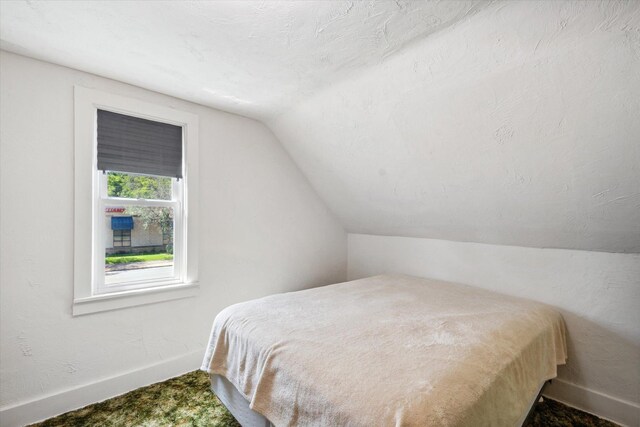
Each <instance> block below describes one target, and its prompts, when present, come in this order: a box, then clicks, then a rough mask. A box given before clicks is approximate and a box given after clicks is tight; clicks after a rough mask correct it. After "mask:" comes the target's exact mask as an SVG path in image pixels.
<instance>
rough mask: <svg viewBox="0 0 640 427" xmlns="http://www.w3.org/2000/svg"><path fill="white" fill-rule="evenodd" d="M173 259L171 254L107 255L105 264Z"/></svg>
mask: <svg viewBox="0 0 640 427" xmlns="http://www.w3.org/2000/svg"><path fill="white" fill-rule="evenodd" d="M172 259H173V255H171V254H164V253H162V254H135V255H107V256H106V257H105V259H104V262H105V264H128V263H131V262H146V261H170V260H172Z"/></svg>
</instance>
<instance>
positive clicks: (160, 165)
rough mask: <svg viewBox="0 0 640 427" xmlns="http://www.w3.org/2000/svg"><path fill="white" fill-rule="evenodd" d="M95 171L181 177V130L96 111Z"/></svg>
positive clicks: (173, 126)
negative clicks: (96, 163) (96, 148)
mask: <svg viewBox="0 0 640 427" xmlns="http://www.w3.org/2000/svg"><path fill="white" fill-rule="evenodd" d="M98 169H99V170H103V171H113V172H129V173H140V174H145V175H160V176H170V177H174V178H182V127H180V126H175V125H170V124H167V123H161V122H154V121H153V120H146V119H140V118H138V117H131V116H127V115H124V114H118V113H112V112H111V111H104V110H98Z"/></svg>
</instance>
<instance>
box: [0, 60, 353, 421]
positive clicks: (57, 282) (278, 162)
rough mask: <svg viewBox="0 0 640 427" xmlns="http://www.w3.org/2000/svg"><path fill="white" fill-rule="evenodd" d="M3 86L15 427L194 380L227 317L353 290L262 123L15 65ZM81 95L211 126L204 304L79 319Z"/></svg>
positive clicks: (203, 146) (0, 374)
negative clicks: (89, 91) (283, 299)
mask: <svg viewBox="0 0 640 427" xmlns="http://www.w3.org/2000/svg"><path fill="white" fill-rule="evenodd" d="M0 76H1V77H0V87H1V98H0V107H1V112H0V121H1V124H2V126H1V134H0V136H1V138H0V140H1V145H0V162H1V163H0V165H1V168H0V179H1V187H0V189H1V196H2V197H1V206H0V219H1V223H0V237H1V239H0V240H1V241H0V252H1V257H0V270H1V271H0V292H1V303H0V304H1V305H0V313H1V314H0V337H1V340H2V345H1V346H0V411H1V412H0V414H1V415H2V425H3V426H4V425H11V424H18V423H26V422H28V421H35V420H36V419H37V418H43V417H47V416H51V415H54V413H55V412H58V413H59V412H62V411H64V410H67V409H71V408H73V407H74V406H78V405H80V404H85V403H89V402H91V401H92V400H95V399H104V398H106V397H108V396H109V394H114V393H121V392H123V391H126V389H127V388H129V389H130V388H135V387H138V386H140V385H142V384H143V383H145V382H149V381H157V380H161V379H163V377H168V376H172V375H176V374H178V373H181V372H184V371H185V370H189V369H196V368H197V367H198V366H199V364H200V361H201V360H200V358H201V357H202V355H203V352H204V347H205V345H206V342H207V338H208V334H209V330H210V327H211V323H212V321H213V318H214V316H215V315H216V314H217V313H218V311H220V310H221V309H222V308H223V307H225V306H227V305H229V304H232V303H235V302H238V301H242V300H246V299H250V298H255V297H259V296H263V295H267V294H271V293H275V292H282V291H288V290H295V289H300V288H304V287H310V286H315V285H322V284H327V283H332V282H337V281H342V280H344V279H345V276H346V234H345V232H344V231H343V229H342V227H341V226H340V225H339V223H338V222H337V221H336V220H335V219H334V217H333V216H332V215H331V213H330V212H329V211H328V210H327V208H326V207H325V206H324V205H323V203H322V202H321V201H320V199H319V198H318V197H317V195H316V194H315V192H314V191H313V190H312V188H311V187H310V185H309V184H308V182H307V181H306V179H305V178H304V176H303V175H302V174H301V173H300V171H299V170H298V169H297V167H296V166H295V165H294V163H293V162H292V161H291V160H290V158H289V156H288V155H287V153H286V152H285V151H284V150H283V149H282V147H281V146H280V144H279V143H278V141H277V140H276V138H275V137H274V136H273V134H272V133H271V132H270V131H269V130H268V129H267V128H265V127H264V126H263V125H262V124H260V123H259V122H256V121H254V120H250V119H246V118H243V117H240V116H236V115H232V114H227V113H224V112H221V111H216V110H212V109H210V108H205V107H202V106H198V105H195V104H191V103H188V102H184V101H180V100H177V99H174V98H171V97H168V96H164V95H160V94H157V93H153V92H149V91H146V90H142V89H139V88H136V87H133V86H128V85H125V84H122V83H118V82H115V81H111V80H107V79H104V78H100V77H97V76H94V75H90V74H87V73H83V72H80V71H75V70H72V69H68V68H64V67H60V66H56V65H52V64H48V63H44V62H39V61H36V60H32V59H28V58H25V57H21V56H17V55H14V54H10V53H6V52H2V53H1V56H0ZM75 84H78V85H82V86H85V87H89V88H95V89H99V90H103V91H109V92H112V93H116V94H118V95H124V96H129V97H135V98H139V99H142V100H144V101H147V102H155V103H158V104H162V105H166V106H171V107H175V108H178V109H181V110H184V111H189V112H192V113H195V114H198V115H199V122H200V129H199V134H200V165H199V169H200V189H201V190H200V191H201V193H200V194H199V195H197V197H199V198H200V209H201V212H200V215H199V217H200V221H201V223H200V233H199V235H200V250H199V254H200V274H199V277H200V285H201V292H200V295H199V297H197V298H188V299H182V300H177V301H171V302H165V303H157V304H151V305H146V306H140V307H134V308H127V309H122V310H117V311H112V312H103V313H97V314H92V315H85V316H80V317H75V318H74V317H72V316H71V304H72V297H73V247H72V242H73V221H74V219H73V177H74V173H73V156H74V149H73V146H74V141H73V120H74V116H73V85H75ZM145 368H149V369H145ZM60 393H62V394H60Z"/></svg>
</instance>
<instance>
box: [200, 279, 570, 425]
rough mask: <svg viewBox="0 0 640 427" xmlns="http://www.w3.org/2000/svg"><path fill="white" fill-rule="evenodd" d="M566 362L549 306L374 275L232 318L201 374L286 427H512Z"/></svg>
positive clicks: (233, 311) (245, 306)
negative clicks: (222, 382)
mask: <svg viewBox="0 0 640 427" xmlns="http://www.w3.org/2000/svg"><path fill="white" fill-rule="evenodd" d="M565 359H566V345H565V337H564V325H563V322H562V319H561V317H560V316H559V314H558V313H557V312H555V311H554V310H552V309H550V308H549V307H547V306H544V305H542V304H538V303H534V302H531V301H526V300H522V299H517V298H512V297H507V296H504V295H500V294H496V293H492V292H488V291H484V290H480V289H475V288H471V287H468V286H464V285H457V284H452V283H445V282H438V281H433V280H425V279H418V278H413V277H408V276H377V277H373V278H368V279H362V280H358V281H353V282H346V283H342V284H337V285H332V286H325V287H321V288H315V289H310V290H306V291H301V292H294V293H288V294H280V295H273V296H270V297H266V298H261V299H259V300H254V301H250V302H246V303H242V304H237V305H235V306H232V307H229V308H227V309H225V310H224V311H223V312H221V313H220V314H219V315H218V316H217V318H216V320H215V322H214V327H213V331H212V336H211V340H210V344H209V348H208V351H207V354H206V356H205V360H204V362H203V369H204V370H206V371H208V372H209V373H211V374H217V375H222V376H224V377H226V378H227V379H228V380H229V382H230V383H231V384H233V386H234V387H235V388H236V389H237V391H238V392H239V393H240V395H241V396H242V397H243V398H244V399H246V400H247V401H248V402H249V406H250V408H251V409H252V410H253V411H255V412H258V413H260V414H263V415H264V416H266V417H267V418H268V419H269V420H271V421H272V422H273V423H274V424H275V425H278V426H280V425H304V426H313V425H318V426H325V425H353V426H360V425H362V426H369V425H406V426H411V425H415V426H424V425H443V426H444V425H446V426H453V425H459V426H463V425H469V426H471V425H473V426H476V425H492V426H494V425H498V426H500V425H504V426H513V425H517V424H518V423H519V422H520V421H521V419H522V418H523V416H524V415H525V414H526V412H527V410H528V409H529V407H530V404H531V401H532V398H533V397H535V395H536V394H537V392H538V390H539V387H540V384H541V383H542V382H543V381H545V380H547V379H550V378H553V377H554V376H555V375H556V364H560V363H564V361H565Z"/></svg>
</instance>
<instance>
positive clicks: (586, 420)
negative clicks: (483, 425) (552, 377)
mask: <svg viewBox="0 0 640 427" xmlns="http://www.w3.org/2000/svg"><path fill="white" fill-rule="evenodd" d="M33 426H38V427H54V426H73V427H82V426H100V427H108V426H113V427H115V426H118V427H122V426H144V427H160V426H162V427H165V426H167V427H168V426H203V427H204V426H207V427H239V426H240V424H238V422H237V421H236V420H235V419H234V418H233V416H232V415H231V414H230V413H229V411H227V409H226V408H225V407H224V406H223V405H222V403H220V401H219V400H218V398H217V397H215V395H214V394H213V393H212V392H211V391H210V390H209V377H208V376H207V374H205V373H204V372H200V371H195V372H190V373H188V374H186V375H183V376H181V377H177V378H172V379H170V380H167V381H164V382H161V383H157V384H152V385H150V386H147V387H142V388H139V389H137V390H134V391H132V392H129V393H127V394H123V395H122V396H118V397H114V398H113V399H109V400H105V401H104V402H100V403H96V404H93V405H89V406H86V407H84V408H82V409H78V410H77V411H72V412H67V413H66V414H62V415H59V416H57V417H55V418H50V419H48V420H46V421H43V422H41V423H38V424H33ZM526 426H527V427H543V426H544V427H547V426H558V427H560V426H584V427H592V426H593V427H596V426H597V427H600V426H602V427H605V426H606V427H610V426H615V424H613V423H610V422H608V421H604V420H601V419H600V418H598V417H594V416H593V415H589V414H587V413H584V412H581V411H578V410H577V409H573V408H569V407H568V406H565V405H562V404H560V403H558V402H555V401H553V400H549V399H544V402H542V403H538V404H537V405H536V408H535V411H534V413H533V415H532V416H531V418H530V419H529V422H528V423H527V424H526Z"/></svg>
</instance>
